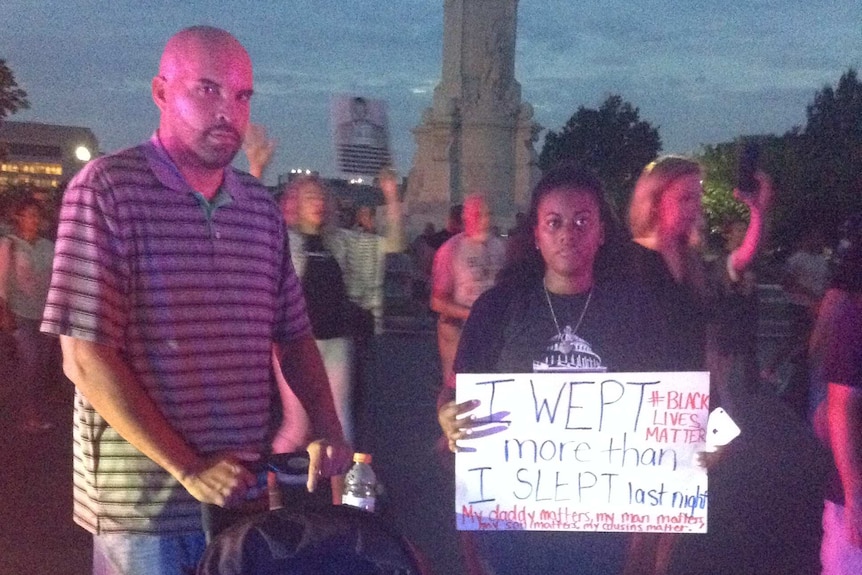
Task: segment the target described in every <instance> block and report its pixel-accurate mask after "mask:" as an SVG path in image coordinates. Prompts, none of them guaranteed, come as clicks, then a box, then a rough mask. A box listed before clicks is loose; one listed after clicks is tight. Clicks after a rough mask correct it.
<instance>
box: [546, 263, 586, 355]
mask: <svg viewBox="0 0 862 575" xmlns="http://www.w3.org/2000/svg"><path fill="white" fill-rule="evenodd" d="M542 287H543V288H544V289H545V301H547V302H548V309H549V310H551V319H553V320H554V327H556V328H557V335H559V336H560V344H561V345H565V342H563V332H562V330H561V329H560V324H559V322H558V321H557V314H556V313H554V306H553V305H552V304H551V294H550V293H548V284H547V283H545V280H544V279H542ZM592 298H593V286H590V292H589V293H588V294H587V301H586V302H584V309H582V310H581V317H579V318H578V323H576V324H575V327H574V329H573V330H572V333H573V334H576V333H578V329H579V328H580V327H581V322H582V321H584V316H585V315H586V314H587V308H588V307H590V300H591V299H592Z"/></svg>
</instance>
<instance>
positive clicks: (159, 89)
mask: <svg viewBox="0 0 862 575" xmlns="http://www.w3.org/2000/svg"><path fill="white" fill-rule="evenodd" d="M166 90H167V80H165V77H164V76H156V77H155V78H153V82H152V95H153V102H155V103H156V106H158V107H159V110H164V106H165V103H166V102H167V96H166V94H165V91H166Z"/></svg>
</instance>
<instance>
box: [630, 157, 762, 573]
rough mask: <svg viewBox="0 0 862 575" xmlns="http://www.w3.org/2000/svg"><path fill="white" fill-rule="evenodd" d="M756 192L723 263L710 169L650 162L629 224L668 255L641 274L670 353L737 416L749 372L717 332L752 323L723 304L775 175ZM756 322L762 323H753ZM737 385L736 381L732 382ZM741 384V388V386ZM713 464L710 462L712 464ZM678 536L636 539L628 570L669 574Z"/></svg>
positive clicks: (744, 265)
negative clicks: (709, 249)
mask: <svg viewBox="0 0 862 575" xmlns="http://www.w3.org/2000/svg"><path fill="white" fill-rule="evenodd" d="M755 179H756V180H757V183H758V188H757V190H756V191H755V192H754V193H753V194H751V195H742V194H740V193H739V191H738V190H735V191H734V196H735V197H736V198H737V199H739V200H740V201H742V202H744V203H745V204H746V205H747V206H748V208H749V213H750V217H749V223H748V227H747V229H746V231H745V235H744V237H743V239H742V243H741V244H740V245H739V247H737V248H736V249H735V250H734V251H732V252H731V253H730V254H728V255H727V257H726V258H724V259H721V258H720V259H719V260H718V261H717V262H716V263H715V265H713V266H708V265H707V263H706V261H705V260H704V254H703V252H702V250H701V244H702V241H701V240H702V236H701V231H702V226H703V221H704V214H703V207H702V205H701V199H702V196H703V168H702V167H701V166H700V164H698V163H697V162H696V161H695V160H693V159H690V158H686V157H683V156H663V157H660V158H658V159H656V160H655V161H653V162H651V163H650V164H648V165H647V166H646V167H645V168H644V170H643V172H642V173H641V175H640V177H639V178H638V181H637V183H636V184H635V188H634V193H633V194H632V199H631V203H630V206H629V227H630V230H631V234H632V237H633V239H634V241H635V242H636V243H637V244H639V245H640V246H642V247H644V248H647V249H649V250H652V251H654V252H656V253H658V254H660V255H661V259H662V260H663V262H664V265H665V268H666V271H667V273H666V274H653V277H647V276H644V277H641V281H646V282H649V283H651V284H652V285H651V287H652V288H654V290H655V292H656V293H659V294H661V300H660V301H661V306H662V308H663V312H664V315H665V316H666V317H668V319H669V320H670V322H671V326H672V329H671V333H670V337H671V341H670V344H671V348H672V349H674V350H675V352H676V355H677V356H678V360H679V361H678V365H680V366H681V367H683V368H684V369H688V370H708V371H709V372H710V386H711V388H712V389H711V390H710V408H714V407H716V406H717V405H718V404H721V405H723V406H724V407H725V408H727V410H728V411H729V412H730V413H731V415H733V412H734V411H735V409H734V407H733V404H734V402H736V404H737V405H738V402H740V401H741V400H743V399H744V393H743V392H742V390H743V389H744V386H745V385H747V383H746V377H748V376H749V374H746V373H744V372H740V371H737V372H733V373H732V371H733V368H732V365H731V363H732V362H731V360H732V359H733V358H732V357H731V356H730V355H728V354H726V353H725V350H724V349H722V346H721V345H719V344H720V339H719V338H718V334H719V333H722V332H726V331H727V330H734V329H736V330H739V329H740V327H742V328H743V329H746V327H747V326H738V325H736V326H732V325H722V324H723V323H724V324H728V323H731V322H734V321H736V320H734V319H728V318H731V317H732V315H733V314H726V313H723V311H722V302H723V300H724V301H726V300H727V296H728V295H730V294H732V293H734V291H736V290H739V289H741V288H740V286H741V285H742V284H743V282H742V281H741V280H742V278H743V274H744V272H745V271H746V270H747V269H748V268H749V267H750V266H751V264H752V263H753V260H754V257H755V256H756V255H757V250H758V247H759V245H760V240H761V235H762V231H763V224H764V216H765V212H766V209H767V207H768V206H769V202H770V199H771V197H772V185H771V182H770V180H769V177H768V176H767V175H766V174H765V173H763V172H761V171H758V172H757V173H756V174H755ZM754 319H756V318H754ZM732 382H735V383H732ZM737 384H740V385H737ZM706 464H707V465H709V462H708V461H707V462H706ZM675 539H676V538H675V536H670V535H661V536H648V535H641V536H636V537H633V538H632V548H631V549H630V553H629V561H628V565H627V566H626V569H625V571H624V573H626V574H629V573H655V574H662V573H665V572H666V571H667V569H668V566H669V562H670V555H671V552H672V549H673V546H674V542H675Z"/></svg>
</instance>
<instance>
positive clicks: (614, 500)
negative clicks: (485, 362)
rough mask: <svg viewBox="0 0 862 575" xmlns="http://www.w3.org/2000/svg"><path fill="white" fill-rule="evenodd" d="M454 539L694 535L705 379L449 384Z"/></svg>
mask: <svg viewBox="0 0 862 575" xmlns="http://www.w3.org/2000/svg"><path fill="white" fill-rule="evenodd" d="M456 394H457V401H458V402H459V403H460V402H464V401H467V400H470V399H478V400H480V401H481V405H480V406H479V407H478V408H477V409H476V410H474V412H473V413H472V415H473V416H474V417H476V418H479V419H481V420H482V421H487V422H488V424H487V425H485V426H483V428H484V430H483V428H479V429H477V430H476V431H475V432H474V433H473V435H472V437H471V439H469V440H466V441H460V442H459V446H460V447H461V448H462V449H464V451H461V452H459V453H458V454H456V462H455V465H456V497H455V499H456V500H455V513H456V516H457V527H458V529H460V530H466V531H471V530H532V531H630V532H676V533H705V532H706V530H707V507H708V496H709V495H708V490H707V475H706V470H704V469H703V468H701V467H699V466H698V464H697V453H698V452H699V451H703V450H704V445H705V441H706V430H707V420H708V413H709V373H706V372H679V373H547V374H546V373H541V374H539V373H530V374H482V375H477V374H458V376H457V390H456Z"/></svg>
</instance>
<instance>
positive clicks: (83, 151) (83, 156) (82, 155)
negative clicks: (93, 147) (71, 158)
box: [75, 146, 93, 162]
mask: <svg viewBox="0 0 862 575" xmlns="http://www.w3.org/2000/svg"><path fill="white" fill-rule="evenodd" d="M75 157H76V158H78V160H80V161H82V162H89V161H90V158H92V157H93V156H92V154H91V153H90V149H89V148H88V147H87V146H78V147H77V148H75Z"/></svg>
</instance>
